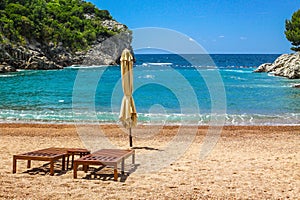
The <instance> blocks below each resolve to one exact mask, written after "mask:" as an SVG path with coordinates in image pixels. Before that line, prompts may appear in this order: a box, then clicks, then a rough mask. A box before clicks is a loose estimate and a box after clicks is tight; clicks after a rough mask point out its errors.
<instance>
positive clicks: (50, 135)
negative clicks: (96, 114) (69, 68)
mask: <svg viewBox="0 0 300 200" xmlns="http://www.w3.org/2000/svg"><path fill="white" fill-rule="evenodd" d="M179 128H181V130H182V132H183V133H185V134H186V135H187V136H189V137H193V138H192V143H191V144H189V140H188V138H186V139H187V140H186V141H180V142H181V143H176V144H177V145H179V146H178V148H179V149H176V148H175V149H173V151H175V154H176V153H177V152H176V151H177V150H178V151H179V150H180V148H181V146H180V144H182V145H187V147H188V148H187V149H186V150H184V151H180V153H179V154H180V155H178V157H176V158H175V157H174V158H173V159H171V160H172V162H171V163H168V164H167V165H165V166H164V165H163V162H162V160H161V159H155V158H153V159H151V164H152V165H151V166H152V170H151V171H150V170H149V171H147V170H146V171H144V172H143V173H141V172H139V167H140V168H142V166H143V165H142V164H143V163H141V162H143V158H144V157H146V156H147V155H148V154H151V153H156V154H157V155H160V153H159V152H164V149H165V147H167V145H168V144H170V143H171V144H173V143H174V140H173V139H174V138H175V137H176V136H177V135H178V131H179ZM83 130H85V132H86V133H92V132H94V133H96V132H99V130H101V132H102V133H103V135H104V136H105V138H106V139H109V141H110V142H111V144H113V145H116V146H117V147H118V148H124V149H126V148H128V135H127V134H126V131H124V129H122V128H120V127H119V126H117V125H101V126H95V125H85V126H80V127H76V126H75V125H59V124H0V141H1V142H0V160H1V164H2V165H1V168H0V184H1V187H0V199H300V195H299V194H300V153H299V152H300V126H226V127H223V129H222V134H221V136H220V138H218V142H217V144H216V145H215V146H214V148H213V150H212V151H211V152H210V153H209V155H208V156H207V157H205V158H204V159H200V156H199V152H200V150H201V148H202V145H203V141H205V136H206V134H207V130H208V127H178V126H164V127H157V126H138V127H137V128H135V129H133V133H134V139H133V144H134V147H135V151H136V163H135V165H130V162H126V169H127V170H130V173H129V174H128V173H125V175H120V177H119V179H118V181H117V182H116V181H113V169H110V168H104V169H102V170H100V171H97V172H92V171H89V172H88V173H84V172H83V171H81V170H80V171H79V172H78V179H73V171H72V170H68V171H62V172H61V170H60V169H61V164H60V163H59V162H57V163H56V164H55V174H54V176H50V175H49V165H46V164H47V163H46V162H40V161H32V166H31V167H32V168H30V169H27V168H26V161H18V168H17V173H16V174H12V157H13V155H14V154H19V153H25V152H28V151H33V150H38V149H42V148H48V147H79V148H83V147H86V146H85V145H86V144H91V143H92V142H93V141H90V140H89V141H88V139H87V137H86V138H85V137H82V136H83V135H84V133H83V132H84V131H83ZM195 130H196V131H195ZM79 132H80V133H79ZM78 133H79V134H78ZM194 133H195V135H194ZM103 135H102V137H103ZM194 136H195V137H194ZM92 137H94V136H92ZM88 147H91V146H88ZM93 148H97V146H96V147H95V146H93ZM99 148H101V147H100V146H99ZM92 150H93V149H92ZM175 154H170V156H174V155H175ZM171 158H172V157H171ZM156 167H157V169H156ZM94 168H95V167H91V169H94Z"/></svg>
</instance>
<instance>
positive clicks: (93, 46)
mask: <svg viewBox="0 0 300 200" xmlns="http://www.w3.org/2000/svg"><path fill="white" fill-rule="evenodd" d="M130 43H131V32H130V31H129V30H128V28H127V27H126V25H123V24H120V23H118V22H117V21H115V20H114V19H113V17H112V16H111V15H110V13H109V12H108V11H107V10H100V9H98V8H97V7H95V5H93V4H92V3H90V2H85V1H83V0H18V1H16V0H1V2H0V71H2V72H3V71H13V70H15V69H18V68H21V69H58V68H63V67H65V66H69V65H75V64H77V65H81V64H89V65H110V64H116V62H117V59H118V56H119V54H120V51H121V50H122V49H124V48H125V47H127V48H130Z"/></svg>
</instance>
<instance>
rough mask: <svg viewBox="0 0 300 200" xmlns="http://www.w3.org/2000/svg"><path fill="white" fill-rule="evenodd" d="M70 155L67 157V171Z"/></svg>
mask: <svg viewBox="0 0 300 200" xmlns="http://www.w3.org/2000/svg"><path fill="white" fill-rule="evenodd" d="M69 161H70V155H67V170H68V169H69Z"/></svg>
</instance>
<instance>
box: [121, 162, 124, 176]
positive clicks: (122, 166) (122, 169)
mask: <svg viewBox="0 0 300 200" xmlns="http://www.w3.org/2000/svg"><path fill="white" fill-rule="evenodd" d="M124 165H125V158H122V164H121V172H122V174H124Z"/></svg>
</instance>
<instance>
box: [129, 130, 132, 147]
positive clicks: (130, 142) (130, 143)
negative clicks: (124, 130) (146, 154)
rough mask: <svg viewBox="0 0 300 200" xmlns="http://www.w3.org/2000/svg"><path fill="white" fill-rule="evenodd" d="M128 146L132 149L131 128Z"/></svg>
mask: <svg viewBox="0 0 300 200" xmlns="http://www.w3.org/2000/svg"><path fill="white" fill-rule="evenodd" d="M129 145H130V147H132V135H131V128H129Z"/></svg>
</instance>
